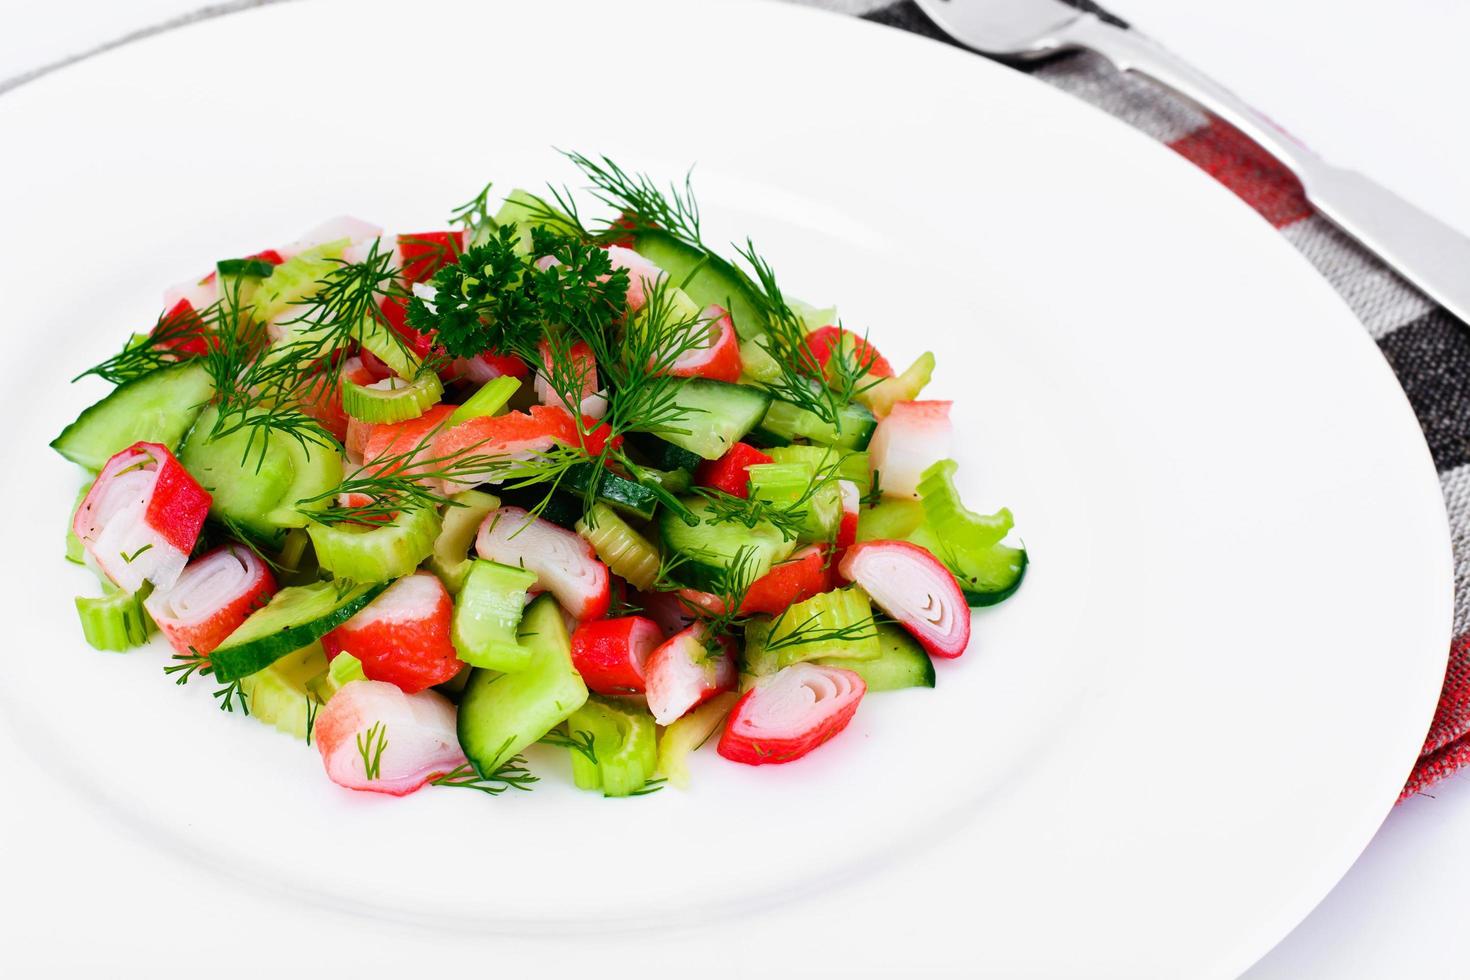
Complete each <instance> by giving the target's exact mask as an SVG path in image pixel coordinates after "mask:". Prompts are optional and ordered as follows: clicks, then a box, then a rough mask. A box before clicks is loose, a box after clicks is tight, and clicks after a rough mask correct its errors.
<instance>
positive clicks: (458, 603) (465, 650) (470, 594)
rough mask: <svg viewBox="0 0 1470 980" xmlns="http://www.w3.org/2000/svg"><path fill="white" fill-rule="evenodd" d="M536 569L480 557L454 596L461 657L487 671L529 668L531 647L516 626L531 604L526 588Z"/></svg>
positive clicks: (532, 582)
mask: <svg viewBox="0 0 1470 980" xmlns="http://www.w3.org/2000/svg"><path fill="white" fill-rule="evenodd" d="M535 584H536V573H535V572H530V571H527V570H526V569H524V568H518V567H515V566H512V565H502V564H500V563H499V562H494V561H486V560H484V559H483V558H481V559H476V560H475V561H474V562H473V563H472V564H471V565H470V571H469V574H468V575H467V576H465V580H464V588H462V589H460V590H459V595H458V596H457V597H456V598H455V600H454V621H453V638H454V648H455V650H456V651H458V653H459V659H461V660H463V661H464V662H465V663H467V664H470V665H471V666H474V667H483V668H485V669H486V670H505V671H512V670H524V669H525V668H526V665H527V664H529V663H530V662H531V651H530V649H529V648H528V647H523V646H521V644H520V642H519V641H518V640H517V637H516V631H517V630H518V629H519V627H520V624H521V615H522V614H523V613H524V611H525V608H526V593H527V592H528V591H530V589H531V587H532V586H533V585H535Z"/></svg>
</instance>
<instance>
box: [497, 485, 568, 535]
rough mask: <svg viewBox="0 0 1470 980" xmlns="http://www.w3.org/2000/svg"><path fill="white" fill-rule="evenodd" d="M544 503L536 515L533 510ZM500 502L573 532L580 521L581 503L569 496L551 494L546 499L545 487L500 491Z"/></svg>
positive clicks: (503, 489) (556, 493) (502, 489)
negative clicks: (529, 512)
mask: <svg viewBox="0 0 1470 980" xmlns="http://www.w3.org/2000/svg"><path fill="white" fill-rule="evenodd" d="M543 500H545V501H546V506H545V507H544V508H542V509H541V511H540V512H539V513H536V511H535V508H536V507H538V506H540V504H541V501H543ZM500 502H501V503H502V504H503V505H505V506H507V507H520V508H522V509H523V510H528V511H531V512H533V513H536V516H537V517H540V518H541V519H542V520H544V521H550V522H551V523H553V524H555V525H556V526H557V527H564V528H567V529H569V530H574V529H575V528H576V526H577V522H578V521H580V520H581V519H582V501H581V500H580V499H579V498H577V497H574V496H572V495H571V494H566V493H558V492H553V493H552V494H551V496H550V498H548V497H547V496H546V488H545V486H544V485H543V486H539V487H538V486H530V487H517V488H515V489H510V490H507V489H505V488H504V487H502V488H501V490H500Z"/></svg>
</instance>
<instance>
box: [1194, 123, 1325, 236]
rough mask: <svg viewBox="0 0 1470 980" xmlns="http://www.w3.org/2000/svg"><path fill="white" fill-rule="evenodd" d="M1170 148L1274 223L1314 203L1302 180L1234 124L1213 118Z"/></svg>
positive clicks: (1300, 214) (1294, 217)
mask: <svg viewBox="0 0 1470 980" xmlns="http://www.w3.org/2000/svg"><path fill="white" fill-rule="evenodd" d="M1169 148H1170V149H1172V150H1174V151H1175V152H1176V153H1178V154H1179V155H1180V156H1183V157H1184V158H1185V159H1187V160H1189V161H1190V162H1191V163H1193V164H1194V165H1195V166H1197V167H1199V168H1200V169H1201V170H1203V171H1205V173H1207V174H1209V175H1210V176H1211V177H1214V178H1215V179H1216V180H1218V181H1219V182H1220V183H1222V184H1224V185H1225V186H1226V187H1228V188H1230V190H1232V191H1233V192H1234V193H1235V196H1236V197H1239V198H1240V199H1241V200H1242V201H1244V202H1245V203H1247V204H1249V205H1250V206H1251V207H1253V208H1255V209H1256V210H1257V211H1259V212H1260V214H1261V217H1263V218H1265V219H1266V220H1267V221H1269V222H1271V224H1273V225H1275V226H1276V227H1277V228H1283V227H1285V226H1286V225H1289V224H1291V223H1292V222H1294V221H1300V220H1301V219H1303V218H1305V217H1308V216H1310V215H1311V213H1312V206H1311V205H1310V204H1308V203H1307V195H1306V193H1305V192H1304V191H1303V190H1302V183H1301V181H1299V180H1297V179H1296V176H1295V175H1294V174H1293V173H1292V172H1291V171H1290V170H1288V169H1286V167H1284V166H1282V164H1281V163H1279V162H1278V161H1277V160H1276V159H1275V158H1274V157H1272V156H1271V155H1270V154H1269V153H1267V152H1266V151H1265V150H1262V149H1261V148H1260V147H1259V146H1256V144H1254V143H1252V142H1251V141H1250V140H1248V139H1246V137H1245V136H1244V135H1242V134H1241V132H1240V131H1239V130H1237V129H1235V128H1234V127H1233V126H1230V125H1228V124H1226V123H1223V122H1221V121H1220V120H1218V119H1213V118H1212V119H1211V120H1210V124H1209V125H1208V126H1203V127H1201V128H1200V129H1196V130H1195V131H1194V132H1192V133H1190V134H1189V135H1188V136H1185V137H1183V138H1182V139H1177V140H1175V141H1174V142H1172V143H1170V144H1169Z"/></svg>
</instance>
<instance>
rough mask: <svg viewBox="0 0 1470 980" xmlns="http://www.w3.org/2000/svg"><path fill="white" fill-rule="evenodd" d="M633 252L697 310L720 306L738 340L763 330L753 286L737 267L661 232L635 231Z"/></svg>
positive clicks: (764, 328)
mask: <svg viewBox="0 0 1470 980" xmlns="http://www.w3.org/2000/svg"><path fill="white" fill-rule="evenodd" d="M633 251H635V252H637V253H638V254H639V255H641V256H643V257H644V258H645V259H647V260H648V261H650V262H652V263H653V264H654V265H656V266H658V267H659V268H660V269H663V270H664V271H665V272H667V273H668V274H669V281H670V282H671V283H672V284H673V285H675V286H677V287H679V288H680V289H682V290H684V292H686V293H688V294H689V298H690V299H692V300H694V302H696V303H698V304H699V306H700V308H701V309H703V308H704V307H706V306H722V307H724V308H725V309H726V310H728V311H729V312H730V319H731V320H732V321H734V323H735V332H736V333H738V334H739V335H740V336H741V337H742V338H745V337H754V336H756V335H757V334H761V333H764V332H765V330H766V318H765V315H764V314H762V313H761V312H760V311H761V306H760V303H759V301H758V300H757V298H756V297H757V293H756V290H755V287H754V286H753V285H752V284H751V282H750V279H749V278H748V277H747V276H746V275H745V273H743V272H741V271H740V270H739V269H738V268H736V267H735V266H733V265H731V264H730V263H729V262H727V261H725V260H724V259H722V258H720V257H719V256H718V255H715V254H714V253H713V252H707V251H704V250H703V249H698V248H695V247H693V246H692V245H688V244H686V243H684V242H682V241H680V240H679V239H677V238H675V237H674V236H672V235H670V234H668V233H667V232H663V231H656V230H649V231H643V232H639V233H638V235H637V236H635V238H634V239H633Z"/></svg>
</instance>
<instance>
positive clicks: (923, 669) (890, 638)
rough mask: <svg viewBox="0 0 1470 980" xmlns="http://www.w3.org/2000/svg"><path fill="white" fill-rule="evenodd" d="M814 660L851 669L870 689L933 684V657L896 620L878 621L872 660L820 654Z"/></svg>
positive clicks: (887, 689) (896, 688) (892, 689)
mask: <svg viewBox="0 0 1470 980" xmlns="http://www.w3.org/2000/svg"><path fill="white" fill-rule="evenodd" d="M812 663H815V664H820V665H822V666H823V667H841V668H843V669H844V670H850V671H852V672H853V673H855V674H857V675H858V676H859V677H861V678H862V679H863V683H864V684H866V685H867V686H868V690H869V691H897V690H900V689H901V688H905V687H933V686H934V661H932V660H930V659H929V655H928V654H927V653H925V652H924V648H923V647H921V646H919V644H918V643H917V642H915V640H914V638H913V637H912V636H909V634H908V631H907V630H905V629H904V628H903V627H901V626H895V625H894V624H893V623H880V624H878V656H877V657H876V658H875V659H873V660H854V659H852V658H851V657H821V658H819V659H817V660H814V661H812Z"/></svg>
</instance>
